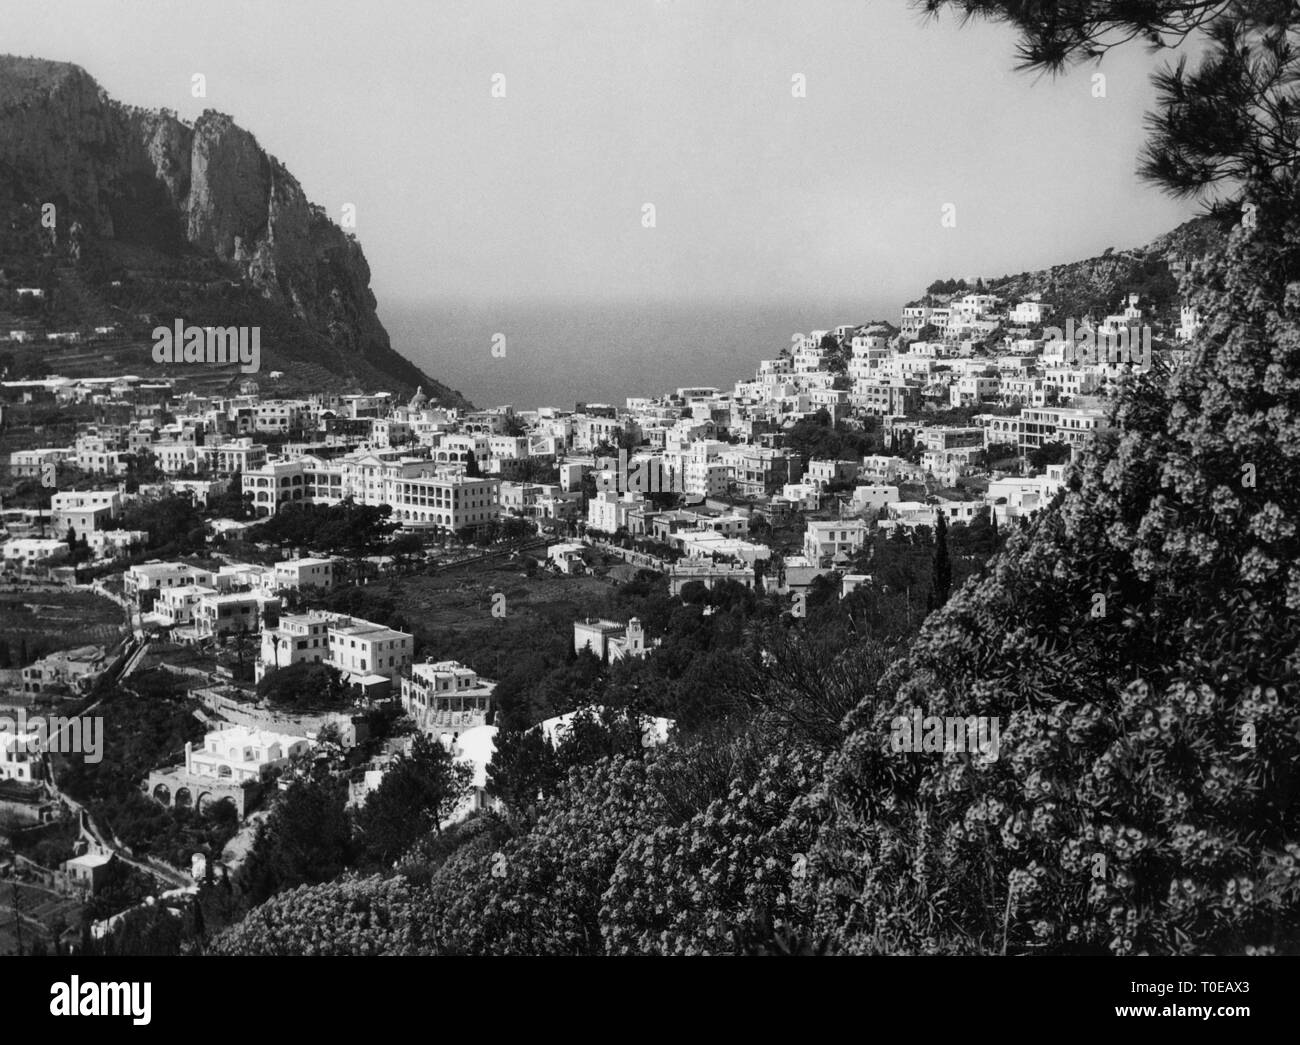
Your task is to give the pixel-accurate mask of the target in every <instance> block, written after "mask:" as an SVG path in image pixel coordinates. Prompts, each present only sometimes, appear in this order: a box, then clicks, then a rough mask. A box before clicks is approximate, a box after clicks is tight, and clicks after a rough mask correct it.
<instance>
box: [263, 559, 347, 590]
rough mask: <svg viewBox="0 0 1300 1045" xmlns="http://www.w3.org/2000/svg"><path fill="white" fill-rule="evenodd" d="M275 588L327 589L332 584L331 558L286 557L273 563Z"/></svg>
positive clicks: (332, 561) (332, 569) (332, 563)
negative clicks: (282, 560)
mask: <svg viewBox="0 0 1300 1045" xmlns="http://www.w3.org/2000/svg"><path fill="white" fill-rule="evenodd" d="M273 583H274V585H275V587H276V589H277V590H278V589H289V590H292V591H301V590H302V589H303V588H315V589H317V590H318V591H328V590H329V589H330V588H332V587H333V586H334V560H333V559H287V560H285V561H284V562H277V563H276V564H275V580H274V581H273Z"/></svg>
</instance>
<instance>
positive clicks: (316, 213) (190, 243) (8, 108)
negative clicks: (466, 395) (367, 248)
mask: <svg viewBox="0 0 1300 1045" xmlns="http://www.w3.org/2000/svg"><path fill="white" fill-rule="evenodd" d="M44 202H54V203H55V204H56V205H58V206H59V207H60V210H61V214H62V215H63V216H62V217H61V218H60V223H59V232H58V237H66V236H67V235H68V234H69V230H71V228H72V222H76V223H78V224H79V226H80V231H81V232H82V233H84V234H86V235H89V236H92V237H97V238H98V239H100V240H111V241H116V242H120V243H125V244H131V245H139V246H141V247H144V248H147V249H150V250H159V251H164V252H171V253H173V254H174V253H176V252H177V251H178V250H179V251H197V252H199V253H200V254H202V255H204V256H207V257H209V258H212V259H216V260H217V261H219V262H222V263H227V264H229V265H230V266H232V267H233V268H234V270H235V272H236V273H237V275H238V276H239V277H240V278H242V279H243V280H246V281H247V282H248V283H249V284H251V285H252V286H253V287H255V288H256V289H257V291H258V292H259V293H260V295H261V296H262V297H263V298H265V299H266V300H267V301H269V302H274V303H276V304H279V305H283V306H284V307H285V309H286V310H287V311H288V312H289V313H290V314H291V315H292V316H293V317H294V318H295V319H296V320H297V321H298V322H300V323H301V324H303V325H305V327H306V328H308V329H309V330H310V331H311V332H312V333H313V335H315V336H318V337H320V338H323V339H325V340H326V341H327V342H328V344H329V345H331V346H333V347H334V348H337V349H338V350H340V351H341V352H344V353H347V354H350V355H352V356H355V357H356V358H357V359H358V360H359V361H360V360H364V361H365V362H366V363H367V367H366V368H364V369H377V370H378V371H379V373H381V374H384V375H386V376H389V377H391V378H392V382H391V383H392V384H393V385H395V386H397V387H399V388H403V387H407V386H410V387H412V388H413V387H414V386H415V385H417V384H421V383H423V384H424V385H425V386H426V388H428V387H430V386H431V385H432V386H433V387H434V392H433V393H432V394H433V395H434V396H435V397H436V398H439V399H441V400H443V401H444V402H447V403H457V402H458V401H459V402H460V403H462V404H463V402H464V401H463V399H460V397H459V396H458V395H457V394H456V393H452V392H450V391H449V390H447V389H445V388H443V387H442V386H439V385H438V384H437V382H431V381H430V380H429V379H428V378H427V376H426V375H423V374H421V373H420V372H419V370H418V368H416V367H415V366H413V365H412V364H410V363H409V362H408V361H406V360H404V359H402V358H401V357H400V356H398V355H397V354H396V353H394V352H393V350H392V348H391V346H390V344H389V340H388V334H387V332H386V331H385V330H384V328H383V325H382V324H381V323H380V322H379V319H378V317H377V315H376V302H375V298H374V295H373V293H372V292H371V290H370V268H369V266H368V265H367V264H366V260H365V256H364V255H363V253H362V251H361V247H360V245H359V244H358V243H357V242H356V240H355V239H354V238H353V237H351V236H349V235H347V234H346V233H345V232H344V231H343V230H342V229H340V228H339V227H338V226H336V225H335V224H334V223H333V222H331V221H330V220H329V218H328V217H327V216H326V215H325V212H324V210H323V209H322V208H320V207H319V206H316V205H315V204H313V203H311V202H310V201H309V200H308V199H307V198H306V196H305V195H304V193H303V191H302V187H301V186H300V185H299V184H298V181H297V179H295V178H294V177H293V175H292V174H290V173H289V171H288V170H287V169H286V168H285V167H284V165H283V164H281V163H280V162H279V161H278V160H276V159H275V158H274V157H272V156H269V155H267V153H266V152H264V151H263V150H262V148H261V147H260V146H259V145H258V143H257V140H256V139H255V138H254V137H253V135H252V134H250V133H249V132H248V131H246V130H244V129H243V128H241V127H240V126H238V125H237V124H236V123H235V122H234V121H233V120H232V119H231V118H230V117H229V116H226V115H224V114H222V113H217V112H213V111H208V112H205V113H204V114H203V115H202V116H201V117H199V119H198V120H197V121H196V122H195V123H194V124H193V126H191V125H189V124H187V123H185V122H183V121H181V120H179V119H177V117H176V115H175V113H172V112H170V111H168V110H161V111H150V110H144V109H137V108H133V107H130V106H125V105H122V104H120V103H118V102H116V101H114V100H113V99H112V98H110V97H109V96H108V95H107V94H106V93H105V92H104V90H103V89H102V88H101V87H100V86H99V85H98V84H97V83H96V82H95V80H94V79H93V78H92V77H91V76H90V75H89V74H88V73H86V72H85V71H84V70H83V69H81V68H79V67H78V66H75V65H69V64H66V63H58V62H47V61H42V60H39V59H26V58H15V57H10V56H3V55H0V214H3V213H4V212H5V211H6V208H7V209H8V210H10V211H12V209H13V208H14V207H21V206H29V207H30V206H32V205H38V204H40V203H44ZM65 218H70V219H71V221H68V220H64V219H65ZM10 224H12V223H10ZM3 232H4V228H3V226H0V234H3ZM3 248H4V244H0V253H2V252H3ZM332 362H333V361H332V360H322V363H323V364H326V365H328V364H330V363H332Z"/></svg>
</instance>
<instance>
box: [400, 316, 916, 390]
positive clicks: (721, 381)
mask: <svg viewBox="0 0 1300 1045" xmlns="http://www.w3.org/2000/svg"><path fill="white" fill-rule="evenodd" d="M901 306H902V302H880V301H873V300H871V299H870V297H868V296H864V297H863V299H862V300H860V301H821V302H809V301H800V302H790V303H781V302H777V301H771V300H769V301H764V302H748V303H747V302H737V301H727V302H684V301H663V302H648V301H644V300H636V301H595V302H593V301H557V300H544V301H525V302H521V301H515V302H510V303H504V304H503V303H497V302H492V301H486V300H445V299H443V300H433V301H424V302H412V301H407V302H389V303H383V302H381V303H380V308H379V318H380V320H381V321H382V322H383V324H384V326H385V327H386V328H387V329H388V333H389V336H390V338H391V340H392V344H393V347H394V348H395V349H396V350H397V351H398V352H400V353H402V355H404V356H405V357H406V358H407V359H410V360H411V361H412V362H413V363H415V364H417V365H418V366H419V367H420V368H421V369H422V370H424V372H425V373H427V374H429V375H430V376H431V377H433V378H435V379H437V380H439V381H441V382H442V383H443V384H445V385H448V386H449V387H450V388H452V389H454V390H456V391H459V392H460V393H462V394H463V395H465V396H466V397H467V398H468V399H469V400H470V401H471V402H473V403H474V404H475V405H476V406H478V407H492V406H502V405H504V404H510V405H512V406H513V407H514V408H515V409H517V410H531V409H535V408H537V407H543V406H550V407H558V408H561V409H568V410H572V409H573V407H574V404H575V403H578V402H584V403H609V404H612V405H614V406H623V405H624V403H625V401H626V400H627V398H628V397H629V396H654V395H660V394H663V393H666V392H673V391H675V390H676V389H678V388H682V387H688V386H691V387H698V386H714V387H717V388H720V389H724V390H727V389H730V388H731V387H732V386H733V385H734V384H735V382H736V381H738V380H747V379H750V378H752V377H753V375H754V372H755V371H756V370H757V368H758V363H759V360H761V359H765V358H771V357H772V356H775V355H776V354H777V353H778V352H780V350H781V349H782V348H785V347H788V346H789V344H790V341H791V336H792V335H793V334H795V333H801V334H802V333H807V332H808V331H810V330H829V329H832V328H833V327H835V326H838V325H840V324H859V323H867V322H871V321H873V320H877V319H889V320H891V321H892V322H894V323H895V324H897V323H898V313H899V310H900V308H901Z"/></svg>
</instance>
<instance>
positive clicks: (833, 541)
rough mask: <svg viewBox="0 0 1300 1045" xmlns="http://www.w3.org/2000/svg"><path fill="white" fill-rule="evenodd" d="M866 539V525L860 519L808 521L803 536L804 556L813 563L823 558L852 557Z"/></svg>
mask: <svg viewBox="0 0 1300 1045" xmlns="http://www.w3.org/2000/svg"><path fill="white" fill-rule="evenodd" d="M866 539H867V524H866V523H865V522H863V521H862V520H861V519H841V520H830V521H818V520H810V521H809V522H808V526H807V529H806V530H805V531H804V535H803V550H804V555H806V556H807V557H808V559H809V560H810V561H811V562H813V563H820V562H821V560H822V559H824V558H830V559H832V560H834V559H835V558H836V557H837V556H840V555H845V556H849V555H853V554H855V553H856V552H859V551H861V550H862V546H863V545H864V544H865V543H866Z"/></svg>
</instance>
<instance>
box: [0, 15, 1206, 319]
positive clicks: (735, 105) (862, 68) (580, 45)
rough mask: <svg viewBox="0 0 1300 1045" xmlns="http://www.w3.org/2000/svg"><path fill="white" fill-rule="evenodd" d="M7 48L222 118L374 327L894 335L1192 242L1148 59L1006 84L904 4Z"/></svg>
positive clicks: (89, 26)
mask: <svg viewBox="0 0 1300 1045" xmlns="http://www.w3.org/2000/svg"><path fill="white" fill-rule="evenodd" d="M0 27H2V28H0V51H5V52H9V53H15V54H22V55H33V56H39V57H45V58H51V59H59V60H64V61H72V62H76V63H78V64H80V65H82V66H83V67H84V68H85V69H86V70H87V71H88V72H90V73H91V75H93V76H94V77H95V78H96V79H97V80H98V81H99V82H100V84H101V85H102V86H103V87H104V88H105V89H106V90H107V91H108V92H109V93H110V94H111V95H113V96H114V97H116V98H118V99H119V100H121V101H123V102H127V103H130V104H135V105H140V106H147V107H151V108H160V107H165V108H170V109H173V110H175V111H177V112H178V113H179V114H180V115H181V116H182V117H183V118H189V119H192V118H193V117H195V116H197V115H198V114H199V113H200V112H201V111H202V110H203V109H204V108H215V109H218V110H220V111H222V112H227V113H229V114H231V115H232V116H233V117H234V118H235V120H236V122H238V123H239V124H241V125H242V126H244V127H246V128H248V129H249V130H250V131H252V132H253V133H254V134H255V135H256V136H257V138H258V140H259V142H260V143H261V144H262V146H263V147H264V148H265V149H267V151H269V152H271V153H273V154H274V155H276V156H278V157H279V158H280V160H281V161H283V162H284V163H285V165H286V166H287V167H288V168H289V169H290V170H291V171H292V172H293V173H294V174H295V175H296V176H297V177H298V179H299V180H300V181H301V183H302V185H303V188H304V189H305V191H306V192H307V195H308V196H309V197H310V198H312V199H313V200H315V201H316V202H319V203H320V204H322V205H323V206H324V207H325V208H326V210H327V211H328V212H329V213H330V214H332V215H333V216H335V217H336V219H337V218H338V217H339V216H341V214H342V213H343V208H344V206H345V205H347V204H351V205H352V206H353V207H355V214H356V226H355V232H356V233H357V235H358V237H359V239H360V240H361V243H362V246H363V247H364V249H365V252H366V256H367V259H368V261H369V263H370V266H371V270H372V277H373V284H372V285H373V288H374V290H375V293H376V296H377V297H378V299H379V302H380V316H381V318H383V316H384V311H385V303H392V304H394V305H403V306H406V305H411V304H416V305H418V304H420V303H426V302H445V301H456V300H468V301H473V302H475V303H477V304H478V305H480V306H481V305H484V304H486V305H488V306H489V307H490V305H491V304H492V303H494V302H510V303H513V304H517V303H519V302H527V301H533V300H536V301H542V302H549V303H556V302H566V301H578V302H589V303H591V302H599V303H607V302H619V301H627V300H633V301H639V302H654V301H672V302H678V303H680V302H687V301H701V302H711V301H712V302H716V301H728V302H731V303H736V304H743V303H746V302H755V303H757V302H761V303H763V304H765V305H773V304H779V303H782V302H791V303H804V304H806V303H808V302H810V301H834V302H844V301H859V300H860V301H863V302H869V303H871V305H872V306H875V305H880V306H881V307H885V306H888V307H889V308H890V309H893V308H896V307H898V306H900V305H901V304H902V303H903V301H905V300H907V299H910V298H913V297H915V296H917V295H918V294H919V293H920V292H921V291H923V290H924V287H925V286H926V284H928V283H929V282H930V281H931V280H933V279H935V278H941V277H948V276H972V277H973V276H975V275H993V276H996V275H1000V274H1002V273H1004V272H1017V271H1022V270H1025V269H1032V268H1038V267H1042V266H1046V265H1050V264H1054V263H1058V262H1064V261H1070V260H1075V259H1077V258H1083V257H1088V256H1091V255H1094V254H1098V253H1100V252H1101V251H1103V250H1104V249H1105V248H1106V247H1111V246H1113V247H1116V248H1122V247H1128V246H1137V245H1140V244H1143V243H1145V242H1147V241H1149V240H1150V239H1152V238H1153V237H1155V236H1157V235H1159V234H1161V233H1163V232H1166V231H1168V230H1169V229H1170V228H1173V227H1174V226H1175V225H1177V224H1178V223H1179V222H1181V221H1183V220H1186V218H1188V217H1190V216H1191V215H1192V213H1193V205H1191V204H1187V203H1178V202H1175V201H1171V200H1169V199H1167V198H1166V197H1164V196H1162V195H1161V194H1160V193H1159V192H1158V191H1157V190H1156V189H1155V188H1153V187H1150V186H1148V185H1146V184H1144V183H1142V182H1141V181H1139V179H1138V178H1137V176H1136V174H1135V173H1134V169H1135V166H1136V156H1137V153H1138V150H1139V148H1140V146H1141V144H1142V142H1143V140H1144V132H1143V126H1142V119H1143V114H1144V113H1145V112H1146V111H1147V110H1148V109H1150V108H1151V107H1152V101H1153V93H1152V89H1151V87H1150V84H1149V76H1150V73H1151V72H1152V70H1153V69H1154V68H1155V67H1156V65H1157V59H1154V58H1152V57H1151V56H1150V55H1149V54H1147V53H1146V52H1145V51H1144V50H1143V49H1142V48H1141V47H1139V46H1129V47H1127V48H1123V49H1120V50H1118V51H1116V52H1114V53H1112V54H1111V55H1109V56H1108V57H1107V58H1106V60H1105V62H1104V63H1103V64H1102V65H1101V66H1100V67H1099V68H1094V67H1084V68H1078V69H1075V70H1073V71H1072V72H1070V73H1069V74H1067V75H1065V76H1063V77H1059V78H1056V79H1052V78H1048V77H1039V76H1036V75H1033V74H1025V73H1017V72H1014V71H1013V61H1014V45H1015V36H1014V34H1013V33H1012V31H1011V30H1009V29H1007V28H1004V27H1000V26H992V25H987V24H983V25H968V26H959V25H958V24H957V22H956V21H955V20H954V19H952V18H951V17H945V18H943V19H941V20H939V21H937V22H935V21H928V20H926V19H924V18H923V17H922V16H921V15H920V14H919V13H917V12H916V11H915V10H914V9H912V8H911V7H910V6H909V4H908V3H907V2H906V0H798V2H795V0H743V2H741V0H513V2H503V0H468V2H461V0H446V2H444V0H425V2H394V0H366V2H363V3H357V2H356V0H348V2H335V0H311V2H305V0H274V2H269V3H268V2H263V0H258V2H248V3H245V2H236V0H204V2H203V3H201V4H197V3H192V2H181V0H171V2H162V0H160V2H120V0H94V2H71V0H68V2H64V0H43V2H42V3H40V4H29V3H25V4H19V3H17V2H15V0H0ZM1098 71H1100V72H1101V73H1103V74H1104V76H1105V78H1106V79H1105V96H1104V97H1097V96H1096V93H1097V92H1096V90H1095V89H1094V82H1093V80H1092V75H1093V73H1094V72H1098ZM195 74H202V76H203V77H204V80H205V84H204V86H205V90H206V97H203V98H196V97H194V96H193V79H192V78H193V77H194V75H195ZM798 76H802V77H803V78H804V83H805V84H806V87H805V94H806V96H805V97H795V96H794V95H795V90H794V88H795V78H796V77H798ZM494 77H495V78H497V79H495V81H494ZM500 77H504V88H505V90H504V94H505V96H504V97H493V86H494V82H495V83H496V84H497V85H498V93H499V85H500V84H501V83H502V80H501V79H500ZM646 204H652V205H653V208H654V212H653V219H654V221H653V226H652V227H647V224H646V221H647V218H646V213H647V212H646V210H645V205H646ZM945 205H952V207H953V208H954V210H953V211H951V212H949V213H951V214H954V215H955V219H956V221H955V226H954V227H945V226H944V224H943V222H942V218H943V216H944V213H945V211H944V208H945ZM873 318H874V317H873Z"/></svg>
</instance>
